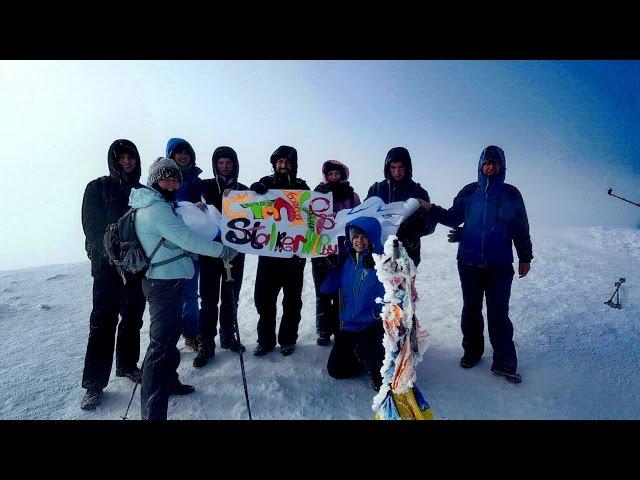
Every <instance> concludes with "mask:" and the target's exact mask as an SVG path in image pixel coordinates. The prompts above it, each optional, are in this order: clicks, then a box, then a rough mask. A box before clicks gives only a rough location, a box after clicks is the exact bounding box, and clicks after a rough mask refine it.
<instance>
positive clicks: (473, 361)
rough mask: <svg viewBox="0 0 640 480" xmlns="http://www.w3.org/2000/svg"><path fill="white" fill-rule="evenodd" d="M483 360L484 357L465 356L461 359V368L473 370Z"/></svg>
mask: <svg viewBox="0 0 640 480" xmlns="http://www.w3.org/2000/svg"><path fill="white" fill-rule="evenodd" d="M481 358H482V357H468V356H467V355H463V356H462V358H461V359H460V366H461V367H462V368H473V367H475V366H476V365H477V364H478V363H480V359H481Z"/></svg>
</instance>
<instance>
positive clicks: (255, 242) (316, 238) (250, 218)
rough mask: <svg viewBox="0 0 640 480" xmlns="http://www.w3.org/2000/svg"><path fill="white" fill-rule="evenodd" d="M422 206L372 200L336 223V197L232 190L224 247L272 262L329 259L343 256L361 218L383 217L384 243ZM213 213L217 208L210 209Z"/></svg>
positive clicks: (225, 209) (222, 225)
mask: <svg viewBox="0 0 640 480" xmlns="http://www.w3.org/2000/svg"><path fill="white" fill-rule="evenodd" d="M418 206H419V204H418V201H417V200H415V199H409V200H408V201H406V202H394V203H390V204H388V205H387V204H385V203H384V202H383V201H382V199H380V198H379V197H371V198H368V199H367V200H365V201H364V202H363V203H362V204H361V205H359V206H357V207H355V208H352V209H345V210H341V211H340V212H338V213H337V215H336V216H335V218H334V215H333V213H332V212H333V196H332V194H331V193H328V194H323V193H319V192H313V191H308V190H276V189H270V190H269V191H268V192H267V193H266V194H265V195H258V194H257V193H255V192H253V191H250V190H249V191H236V190H231V191H230V192H229V194H228V195H227V196H226V197H224V198H223V199H222V219H221V223H219V225H220V229H221V231H222V233H221V235H222V243H224V244H225V245H228V246H230V247H232V248H234V249H236V250H238V251H239V252H243V253H249V254H253V255H264V256H269V257H280V258H288V257H291V256H293V255H297V256H299V257H323V256H327V255H330V254H332V253H338V237H339V236H343V235H345V231H344V228H345V226H346V224H347V223H348V222H349V221H350V220H353V219H355V218H358V217H362V216H367V217H374V218H377V219H378V221H379V222H380V225H381V227H382V241H384V239H386V238H387V237H388V236H389V235H395V234H396V232H397V230H398V227H399V226H400V224H401V223H402V221H403V220H404V219H405V218H407V217H408V216H409V215H411V214H412V213H413V212H414V211H415V210H416V209H417V208H418ZM209 207H210V208H212V207H211V206H209Z"/></svg>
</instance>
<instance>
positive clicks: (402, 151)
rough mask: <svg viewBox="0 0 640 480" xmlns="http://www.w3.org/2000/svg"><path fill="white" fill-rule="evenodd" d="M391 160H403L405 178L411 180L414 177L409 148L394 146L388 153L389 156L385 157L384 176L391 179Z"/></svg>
mask: <svg viewBox="0 0 640 480" xmlns="http://www.w3.org/2000/svg"><path fill="white" fill-rule="evenodd" d="M391 162H402V163H404V167H405V173H404V179H403V181H404V180H411V179H412V178H413V166H412V165H411V156H410V155H409V150H407V149H406V148H404V147H393V148H392V149H391V150H389V153H387V158H385V159H384V178H386V179H387V180H390V179H391V175H390V174H389V168H390V166H389V164H390V163H391Z"/></svg>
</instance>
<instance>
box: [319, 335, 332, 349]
mask: <svg viewBox="0 0 640 480" xmlns="http://www.w3.org/2000/svg"><path fill="white" fill-rule="evenodd" d="M330 343H331V334H330V333H320V334H319V335H318V339H317V340H316V344H317V345H320V346H321V347H326V346H327V345H329V344H330Z"/></svg>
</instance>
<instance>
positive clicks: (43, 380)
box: [0, 226, 640, 419]
mask: <svg viewBox="0 0 640 480" xmlns="http://www.w3.org/2000/svg"><path fill="white" fill-rule="evenodd" d="M446 232H447V229H446V228H445V227H442V226H440V227H438V229H437V231H436V233H435V234H433V235H431V236H429V237H426V238H425V239H423V243H422V247H423V254H422V258H423V261H422V264H421V265H420V268H419V274H418V290H419V292H420V293H421V303H419V304H418V315H419V317H420V318H421V319H422V322H425V324H426V327H427V330H428V331H429V333H430V335H431V336H430V338H429V340H428V342H429V347H428V349H427V352H426V353H425V356H424V360H423V362H422V363H421V364H420V365H419V369H418V386H419V387H420V389H421V390H422V392H423V393H424V396H425V397H426V399H427V400H428V401H429V402H430V404H431V406H432V408H433V411H434V414H435V416H436V418H438V419H638V418H640V399H639V398H638V395H637V394H638V391H640V368H639V364H640V300H639V299H640V268H639V266H640V230H637V229H609V228H602V227H593V228H554V229H546V230H534V232H533V238H532V240H533V246H534V255H535V258H534V260H533V263H532V269H531V272H530V273H529V275H528V276H527V277H526V278H524V279H518V278H517V275H516V278H515V279H514V284H513V290H512V300H511V312H510V316H511V319H512V321H513V323H514V327H515V342H516V347H517V350H518V355H519V361H520V373H521V374H522V376H523V378H524V382H523V383H522V384H520V385H513V384H510V383H508V382H506V381H505V380H504V379H502V378H499V377H496V376H494V375H493V374H491V372H490V371H489V367H490V365H491V361H490V355H491V347H490V345H489V344H488V338H487V345H486V348H485V358H484V359H483V361H482V362H481V363H480V364H479V365H478V366H477V367H475V368H474V369H471V370H463V369H461V368H460V367H459V366H458V359H459V357H460V355H461V347H460V342H461V333H460V328H459V318H460V310H461V294H460V286H459V280H458V274H457V270H456V264H455V254H456V247H455V246H452V245H450V244H448V243H447V241H446ZM256 265H257V257H252V256H247V262H246V266H245V277H244V285H243V288H242V293H241V300H240V306H239V324H240V331H241V336H242V339H243V342H244V343H245V344H246V345H247V347H248V352H247V353H246V354H245V357H244V359H245V368H246V374H247V380H248V385H249V395H250V399H251V407H252V412H253V417H254V418H256V419H370V418H372V415H373V412H372V411H371V408H370V405H371V400H372V398H373V396H374V393H375V392H374V391H373V390H372V389H371V387H370V383H369V379H368V378H367V377H366V376H363V377H361V378H358V379H353V380H341V381H338V380H334V379H332V378H331V377H329V375H328V374H327V371H326V361H327V357H328V355H329V351H330V347H319V346H316V344H315V321H314V290H313V281H312V277H311V266H310V264H309V263H308V264H307V268H306V270H305V279H304V282H305V284H304V291H303V301H304V307H303V311H302V321H301V323H300V338H299V340H298V348H297V349H296V351H295V353H294V354H293V355H291V356H289V357H283V356H282V355H281V354H280V353H279V351H278V350H275V351H274V352H272V353H270V354H269V355H267V356H266V357H260V358H258V357H254V356H253V355H251V351H252V349H253V347H254V345H255V340H256V332H255V325H256V320H257V319H256V313H255V308H254V306H253V283H254V276H255V270H256ZM620 277H624V278H626V283H625V284H624V285H623V287H622V289H621V297H620V299H621V300H620V301H621V303H622V306H623V308H622V309H621V310H616V309H612V308H609V307H608V306H606V305H604V304H603V302H604V301H605V300H608V299H609V297H610V296H611V294H612V293H613V290H614V285H613V284H614V282H616V281H617V280H618V279H619V278H620ZM91 288H92V281H91V276H90V268H89V263H88V262H81V263H76V264H68V265H52V266H46V267H38V268H31V269H26V270H16V271H2V272H0V332H1V333H2V334H1V335H0V351H1V352H2V354H1V355H0V372H1V373H0V419H119V418H120V416H121V415H122V414H123V413H124V411H125V409H126V405H127V402H128V400H129V397H130V395H131V391H132V388H133V383H132V382H130V381H129V380H126V379H123V378H116V377H115V371H114V372H112V377H111V380H110V383H109V386H108V387H107V388H106V390H105V394H104V397H103V403H102V405H101V406H100V407H99V408H98V409H97V410H96V411H94V412H84V411H82V410H80V406H79V405H80V400H81V398H82V396H83V394H84V390H83V389H82V388H81V387H80V381H81V377H82V367H83V359H84V353H85V348H86V341H87V336H88V332H89V323H88V319H89V313H90V311H91ZM144 322H145V323H144V326H143V329H142V347H143V348H142V351H143V354H144V351H145V349H146V346H147V344H148V328H149V317H148V312H145V317H144ZM179 347H180V349H181V355H182V362H181V364H180V367H179V370H178V372H179V374H180V377H181V379H182V381H183V382H184V383H189V384H192V385H195V386H196V388H197V391H196V393H194V394H193V395H190V396H186V397H171V399H170V402H169V418H170V419H246V418H248V416H247V412H246V407H245V399H244V393H243V388H242V380H241V376H240V364H239V360H238V356H237V354H234V353H231V352H230V351H228V350H221V349H218V350H217V351H216V356H215V358H214V360H213V361H212V362H210V363H209V364H208V365H207V366H205V367H204V368H202V369H200V370H196V369H194V368H193V367H192V365H191V361H192V360H193V357H194V355H195V354H194V353H192V352H191V351H190V350H186V349H185V348H184V346H183V344H182V340H181V341H180V343H179ZM114 370H115V368H114ZM129 416H130V418H140V400H139V390H138V392H137V393H136V397H135V399H134V403H133V404H132V408H131V411H130V413H129Z"/></svg>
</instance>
